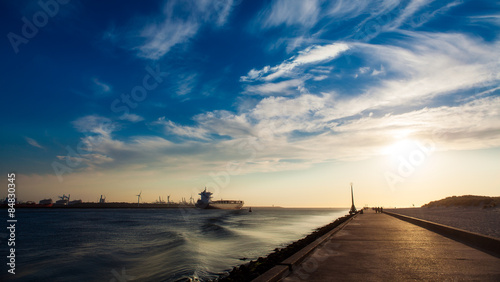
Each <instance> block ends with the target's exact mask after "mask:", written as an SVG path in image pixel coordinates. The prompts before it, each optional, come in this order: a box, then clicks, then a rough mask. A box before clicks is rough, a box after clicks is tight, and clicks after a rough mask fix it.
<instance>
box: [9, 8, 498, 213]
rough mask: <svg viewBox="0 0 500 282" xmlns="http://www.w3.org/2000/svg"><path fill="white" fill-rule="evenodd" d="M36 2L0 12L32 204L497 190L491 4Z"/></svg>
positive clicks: (16, 148) (16, 136)
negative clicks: (353, 187)
mask: <svg viewBox="0 0 500 282" xmlns="http://www.w3.org/2000/svg"><path fill="white" fill-rule="evenodd" d="M39 3H44V4H43V5H41V4H39ZM39 3H37V2H35V1H9V2H6V1H3V2H2V3H1V4H0V11H2V12H1V13H2V23H3V24H2V25H1V26H0V30H1V33H2V34H4V37H3V38H4V39H3V41H2V42H3V43H2V44H1V45H0V48H1V49H0V51H1V54H2V55H1V56H2V64H1V65H0V72H1V78H0V87H1V91H2V100H3V105H4V110H3V111H2V112H1V115H2V125H1V126H2V132H3V134H2V139H1V142H2V143H1V155H2V165H1V167H2V171H3V173H4V174H6V173H7V172H9V171H15V172H17V174H18V175H20V176H19V181H20V185H22V186H23V187H24V189H20V190H19V193H21V194H20V197H21V198H23V197H24V198H25V200H30V199H32V200H38V199H41V198H43V197H52V198H54V197H55V196H56V195H61V194H63V193H66V194H67V193H71V194H73V195H74V196H76V197H80V198H82V199H84V200H94V198H96V199H97V198H98V197H99V195H100V194H106V195H108V197H109V198H110V199H112V200H113V199H114V200H117V201H118V200H120V201H121V200H123V201H133V197H134V196H133V195H134V193H135V192H137V191H136V190H141V189H142V190H143V191H145V199H146V200H153V199H155V198H157V196H158V195H167V194H174V195H175V196H176V197H177V198H179V199H180V198H181V197H189V196H190V195H195V194H196V193H197V191H198V190H201V189H202V188H203V187H204V186H208V187H209V188H210V189H212V190H214V191H215V192H216V196H218V197H226V198H227V197H238V198H244V199H246V200H247V202H249V203H251V204H253V205H259V204H263V205H264V204H273V203H275V202H276V203H277V204H280V205H285V206H287V205H289V206H304V205H308V206H331V205H337V206H339V205H342V204H343V202H342V201H336V200H321V201H314V200H310V201H305V200H304V197H307V196H308V195H309V194H308V193H313V195H314V196H313V198H314V199H316V200H317V199H318V195H328V196H327V197H325V198H327V199H328V198H330V199H332V198H336V195H342V197H343V196H344V194H345V191H344V190H345V189H344V188H345V187H348V185H349V182H350V181H354V182H355V183H361V185H360V186H362V187H364V188H361V187H360V189H361V191H363V192H364V194H365V195H370V193H374V194H376V195H381V196H380V197H383V198H384V199H388V198H390V200H385V201H386V202H384V201H382V200H381V199H378V198H377V197H375V198H373V197H369V196H366V200H365V202H367V203H369V204H373V205H376V203H375V202H376V201H378V202H380V203H381V204H382V203H386V204H390V205H393V204H397V203H399V202H400V201H401V199H405V198H409V197H410V198H411V197H416V196H417V195H418V197H417V198H418V200H416V201H417V202H422V203H425V202H426V201H430V200H435V198H436V197H438V198H439V197H441V196H448V195H449V194H456V193H458V194H460V193H468V194H481V193H482V194H491V195H498V191H500V182H499V181H498V180H491V179H490V180H484V179H487V178H495V179H496V178H498V177H494V175H498V172H499V171H498V168H499V167H500V166H499V165H498V157H499V156H500V154H499V148H500V114H499V111H498V109H499V108H500V97H499V94H500V88H499V87H500V83H499V82H500V72H499V70H500V61H499V51H498V50H500V41H499V32H498V31H499V30H500V29H499V26H500V5H499V4H498V3H496V2H495V1H430V0H413V1H396V0H380V1H319V0H318V1H284V0H280V1H230V0H227V1H224V0H204V1H148V2H147V3H139V2H135V1H105V3H102V1H55V0H52V1H51V0H47V1H43V0H42V1H41V2H39ZM426 144H427V148H431V149H429V152H427V151H426V150H425V149H419V148H426V147H425V145H426ZM422 152H423V153H425V154H424V155H422V154H421V153H422ZM422 156H424V157H422ZM418 157H420V158H421V159H423V161H422V162H420V161H419V160H417V158H418ZM391 158H392V161H391ZM411 158H413V161H414V162H413V167H414V168H416V167H417V166H418V167H419V168H418V169H414V170H410V171H411V173H409V172H408V173H406V171H405V170H404V163H405V161H402V160H405V159H410V161H411V160H412V159H411ZM455 158H459V159H461V158H464V159H463V161H462V162H460V165H457V164H455V165H451V166H450V165H448V164H449V162H450V160H452V159H455ZM441 161H442V162H441ZM476 162H480V163H481V165H478V163H476ZM420 163H425V164H424V165H422V166H420ZM432 166H436V167H435V168H436V169H437V170H438V171H440V172H441V173H440V174H438V173H437V172H434V173H432V172H428V173H427V172H426V173H427V174H425V175H419V173H424V171H427V170H430V167H432ZM485 166H487V167H485ZM479 168H481V169H479ZM461 169H463V170H466V171H468V176H467V177H468V178H467V179H469V178H470V179H471V181H472V180H477V181H480V183H481V187H482V188H481V189H484V190H481V189H480V190H478V189H477V187H476V188H475V187H471V185H469V182H468V181H465V180H464V179H461V178H460V177H458V178H457V177H453V176H451V175H457V174H458V173H457V171H460V170H461ZM448 174H449V175H450V176H451V178H453V179H454V181H456V183H454V182H453V183H448V184H446V186H450V188H442V190H439V191H440V192H439V193H437V192H436V193H430V191H426V192H423V191H422V190H419V189H418V188H416V187H417V186H419V185H425V186H426V187H427V186H432V185H435V186H439V187H444V184H443V183H445V182H446V181H447V180H449V178H448V179H447V178H445V176H444V175H448ZM463 177H465V176H463ZM318 178H320V179H318ZM344 178H345V179H344ZM290 179H295V180H294V181H291V180H290ZM349 179H350V180H349ZM422 181H423V182H422ZM459 184H460V185H459ZM457 185H458V186H457ZM451 186H453V187H458V188H451ZM363 189H364V190H363ZM429 189H430V188H429ZM453 189H456V190H453ZM290 190H292V191H293V192H292V193H291V192H290ZM435 190H436V189H434V190H433V191H435ZM346 191H347V192H348V190H346ZM426 193H427V194H429V193H430V195H429V196H427V197H424V196H422V194H426ZM283 194H287V195H290V196H289V197H284V198H282V197H281V196H282V195H283ZM292 195H296V196H292ZM319 198H321V196H319ZM266 199H267V200H266ZM269 199H273V200H272V201H271V200H269ZM370 199H374V200H373V202H371V200H370ZM304 203H307V204H304Z"/></svg>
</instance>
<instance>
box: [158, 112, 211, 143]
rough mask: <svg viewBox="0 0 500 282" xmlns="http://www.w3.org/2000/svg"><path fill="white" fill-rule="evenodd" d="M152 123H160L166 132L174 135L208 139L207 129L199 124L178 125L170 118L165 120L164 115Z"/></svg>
mask: <svg viewBox="0 0 500 282" xmlns="http://www.w3.org/2000/svg"><path fill="white" fill-rule="evenodd" d="M152 124H153V125H160V126H162V127H163V129H164V130H165V133H167V134H174V135H176V136H179V137H182V138H187V139H196V140H205V141H206V140H210V137H209V135H208V133H209V132H208V131H207V130H206V129H205V128H203V127H200V126H196V127H193V126H186V125H179V124H176V123H175V122H173V121H171V120H166V119H165V117H161V118H159V119H158V120H156V121H155V122H153V123H152Z"/></svg>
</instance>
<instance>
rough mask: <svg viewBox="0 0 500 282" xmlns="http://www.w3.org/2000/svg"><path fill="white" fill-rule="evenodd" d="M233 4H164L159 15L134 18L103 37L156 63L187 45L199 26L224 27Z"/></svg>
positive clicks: (219, 0)
mask: <svg viewBox="0 0 500 282" xmlns="http://www.w3.org/2000/svg"><path fill="white" fill-rule="evenodd" d="M234 5H235V3H234V1H233V0H204V1H195V0H190V1H178V0H172V1H167V2H166V3H165V5H164V7H163V11H162V14H161V15H152V16H149V17H147V18H142V19H136V20H135V21H134V22H133V23H132V24H131V25H130V26H128V27H127V29H126V30H117V29H116V27H115V26H112V27H111V28H110V29H109V30H108V31H106V32H105V33H104V35H103V38H104V39H106V40H110V41H111V42H112V43H114V44H123V45H125V46H126V48H128V49H130V50H134V51H136V52H137V55H138V56H139V57H142V58H146V59H151V60H158V59H160V58H162V57H163V56H164V55H165V54H167V53H168V52H169V51H170V50H171V49H172V48H173V47H174V46H176V45H178V44H182V43H186V42H189V40H190V39H191V38H193V37H194V36H195V35H196V34H197V33H198V31H199V29H200V28H201V27H202V26H203V25H210V26H213V27H215V28H217V27H221V26H223V25H224V24H226V22H227V19H228V18H229V16H230V14H231V11H232V9H233V7H234ZM180 15H182V16H180Z"/></svg>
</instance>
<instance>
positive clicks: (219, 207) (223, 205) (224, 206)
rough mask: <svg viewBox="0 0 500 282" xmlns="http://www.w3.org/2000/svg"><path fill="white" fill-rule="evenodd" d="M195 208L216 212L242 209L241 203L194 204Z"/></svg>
mask: <svg viewBox="0 0 500 282" xmlns="http://www.w3.org/2000/svg"><path fill="white" fill-rule="evenodd" d="M196 207H197V208H200V209H217V210H239V209H241V208H242V207H243V201H241V202H236V203H224V202H219V203H218V202H211V203H208V204H206V203H200V202H198V203H196Z"/></svg>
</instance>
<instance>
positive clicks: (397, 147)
mask: <svg viewBox="0 0 500 282" xmlns="http://www.w3.org/2000/svg"><path fill="white" fill-rule="evenodd" d="M416 148H417V142H416V141H415V140H412V139H403V140H400V141H398V142H396V143H394V144H391V145H389V146H387V147H385V148H384V149H383V150H382V153H383V154H384V155H391V156H394V157H397V156H407V155H409V154H410V153H411V152H412V151H413V150H415V149H416Z"/></svg>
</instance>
